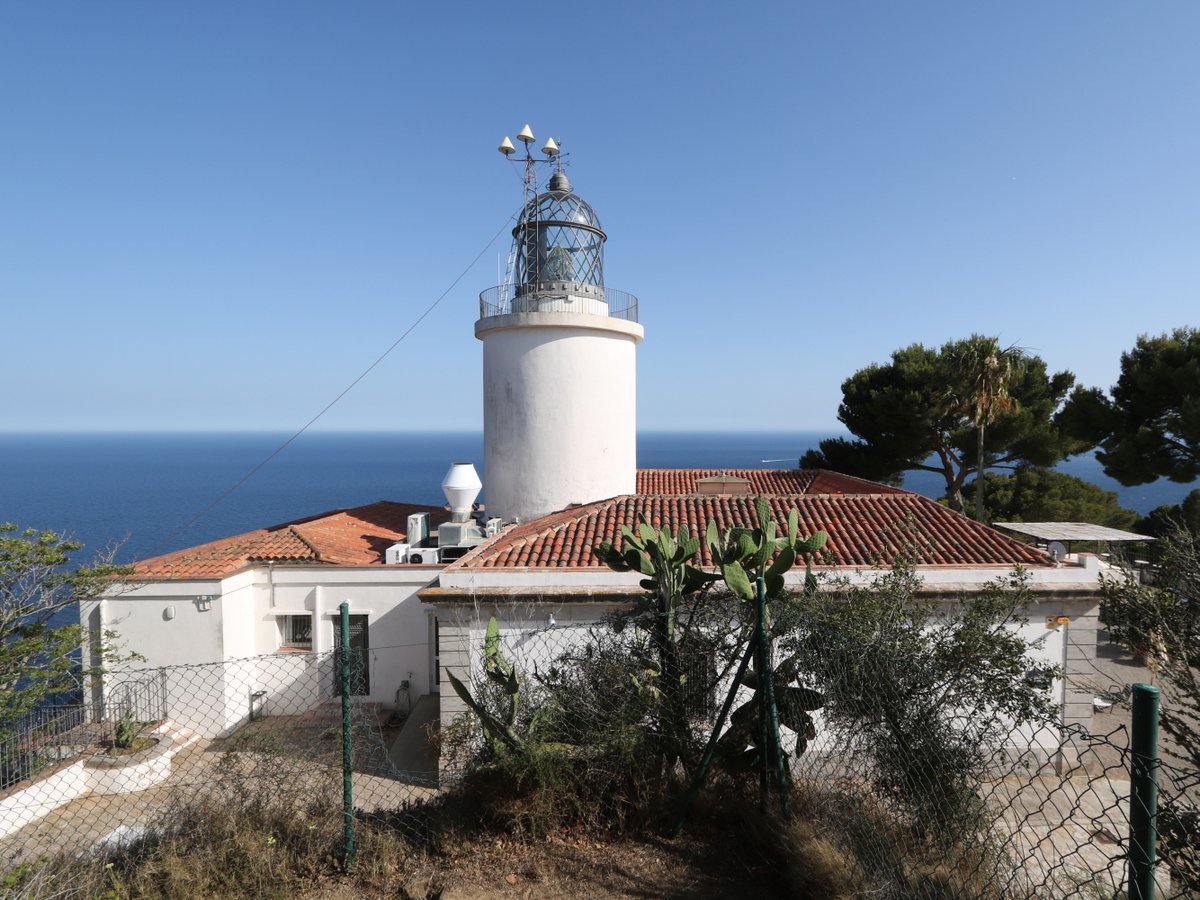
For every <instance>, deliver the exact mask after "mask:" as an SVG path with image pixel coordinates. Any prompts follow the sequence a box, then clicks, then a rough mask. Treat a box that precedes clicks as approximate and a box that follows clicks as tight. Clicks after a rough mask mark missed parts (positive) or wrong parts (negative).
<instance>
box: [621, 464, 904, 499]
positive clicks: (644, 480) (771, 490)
mask: <svg viewBox="0 0 1200 900" xmlns="http://www.w3.org/2000/svg"><path fill="white" fill-rule="evenodd" d="M722 476H724V477H725V478H742V479H745V480H746V481H749V482H750V493H751V494H754V495H758V494H767V495H770V494H781V495H782V494H787V495H796V494H903V493H906V492H905V491H903V490H901V489H900V488H895V487H889V486H888V485H886V484H879V483H878V482H874V481H867V480H865V479H863V478H855V477H854V476H852V475H842V474H841V473H840V472H830V471H827V470H826V469H639V470H638V473H637V492H638V493H639V494H672V495H675V494H699V493H703V491H701V490H700V489H699V488H697V482H698V481H699V480H700V479H702V478H720V477H722Z"/></svg>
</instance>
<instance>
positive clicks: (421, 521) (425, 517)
mask: <svg viewBox="0 0 1200 900" xmlns="http://www.w3.org/2000/svg"><path fill="white" fill-rule="evenodd" d="M404 536H405V537H406V538H408V542H409V543H410V544H412V545H413V546H414V547H419V546H420V545H421V544H423V543H424V542H425V540H426V538H428V537H429V513H427V512H424V513H413V514H412V515H411V516H409V517H408V533H407V534H405V535H404Z"/></svg>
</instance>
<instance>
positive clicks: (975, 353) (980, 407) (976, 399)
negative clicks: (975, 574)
mask: <svg viewBox="0 0 1200 900" xmlns="http://www.w3.org/2000/svg"><path fill="white" fill-rule="evenodd" d="M1024 359H1025V351H1024V350H1023V349H1022V348H1020V347H1017V346H1016V345H1013V346H1011V347H1001V346H1000V342H999V341H998V340H996V338H992V337H985V336H983V335H980V334H973V335H971V337H969V338H968V339H967V340H965V341H962V342H960V343H959V345H958V346H957V347H956V348H955V353H954V355H953V358H952V360H951V362H952V365H953V368H954V370H955V374H956V375H957V376H958V378H957V379H955V380H956V382H957V384H958V387H957V391H958V394H957V396H955V397H954V406H955V408H956V409H957V411H958V412H959V413H960V414H962V415H964V416H966V417H967V418H968V419H970V420H971V424H972V425H973V426H974V427H975V449H976V454H975V460H976V461H975V465H976V471H975V518H976V519H977V520H978V521H980V522H982V521H983V493H984V486H983V480H984V476H985V474H986V472H987V455H986V450H985V448H984V431H985V430H986V429H987V427H988V426H989V425H991V424H992V423H993V422H995V421H996V418H997V417H998V416H1000V415H1003V414H1004V413H1007V412H1012V411H1013V410H1015V409H1016V407H1017V401H1016V400H1014V399H1013V398H1012V397H1011V396H1010V395H1009V393H1008V386H1009V385H1010V384H1011V383H1012V382H1013V380H1014V379H1015V378H1016V377H1017V376H1018V375H1019V374H1020V370H1021V366H1022V365H1023V364H1024Z"/></svg>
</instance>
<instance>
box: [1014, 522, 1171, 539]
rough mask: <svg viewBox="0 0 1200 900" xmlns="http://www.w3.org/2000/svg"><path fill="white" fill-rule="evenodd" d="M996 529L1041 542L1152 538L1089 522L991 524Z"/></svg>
mask: <svg viewBox="0 0 1200 900" xmlns="http://www.w3.org/2000/svg"><path fill="white" fill-rule="evenodd" d="M992 524H993V525H995V526H996V527H997V528H1007V529H1008V530H1009V531H1015V532H1017V534H1027V535H1029V536H1030V537H1035V538H1037V539H1039V540H1042V541H1107V542H1108V543H1117V542H1118V541H1152V540H1154V538H1152V537H1147V536H1146V535H1144V534H1134V533H1133V532H1132V531H1121V530H1120V529H1119V528H1106V527H1105V526H1103V525H1092V524H1091V523H1090V522H993V523H992Z"/></svg>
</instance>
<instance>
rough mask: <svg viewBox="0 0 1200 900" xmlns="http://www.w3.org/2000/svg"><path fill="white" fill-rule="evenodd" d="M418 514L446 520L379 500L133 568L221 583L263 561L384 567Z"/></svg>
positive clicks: (441, 512)
mask: <svg viewBox="0 0 1200 900" xmlns="http://www.w3.org/2000/svg"><path fill="white" fill-rule="evenodd" d="M419 512H427V513H429V522H430V526H431V527H436V526H437V525H439V524H441V523H442V522H444V521H446V520H447V519H448V518H449V516H450V513H449V512H448V511H447V510H446V509H444V508H442V507H437V506H418V505H414V504H411V503H392V502H390V501H387V500H381V501H379V502H378V503H371V504H368V505H367V506H358V507H354V508H353V509H339V510H334V511H332V512H327V513H321V514H320V515H316V516H309V517H308V518H305V519H296V520H295V521H293V522H285V523H283V524H282V525H275V526H272V527H270V528H260V529H258V530H257V531H251V532H247V533H246V534H239V535H236V536H234V537H229V538H223V539H221V540H219V541H213V542H211V543H208V544H201V545H200V546H199V547H190V548H188V549H186V550H177V551H175V552H174V553H167V554H165V555H163V556H156V557H154V558H153V559H147V560H143V561H142V562H139V563H137V564H136V565H135V566H134V577H135V578H138V579H143V578H144V579H153V580H169V579H173V578H223V577H225V576H226V575H231V574H233V573H234V572H236V571H238V570H239V569H242V568H245V567H246V566H247V565H250V564H252V563H263V562H282V563H311V564H324V565H334V566H371V565H382V564H383V553H384V551H385V550H386V549H387V548H388V547H390V546H391V545H392V544H394V543H396V542H397V541H402V540H403V539H404V532H405V530H406V529H407V528H408V517H409V516H410V515H411V514H413V513H419Z"/></svg>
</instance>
